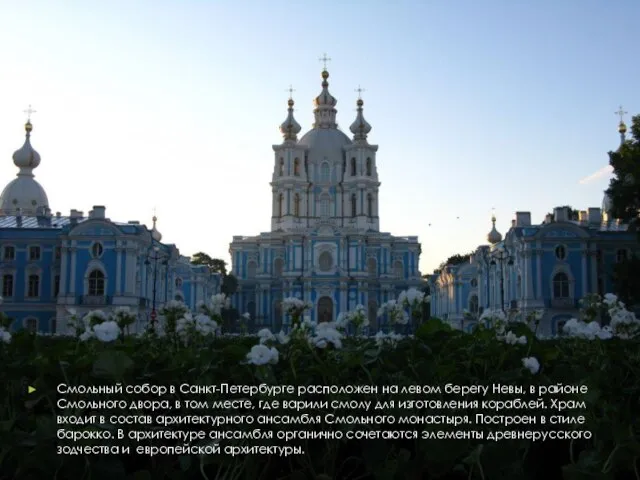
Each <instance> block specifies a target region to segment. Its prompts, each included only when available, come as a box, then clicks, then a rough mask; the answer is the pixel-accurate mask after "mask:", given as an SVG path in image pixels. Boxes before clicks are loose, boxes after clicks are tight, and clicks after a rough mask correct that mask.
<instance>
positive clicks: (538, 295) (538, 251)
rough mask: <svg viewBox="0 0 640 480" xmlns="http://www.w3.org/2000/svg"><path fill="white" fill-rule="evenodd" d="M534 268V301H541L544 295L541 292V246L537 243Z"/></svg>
mask: <svg viewBox="0 0 640 480" xmlns="http://www.w3.org/2000/svg"><path fill="white" fill-rule="evenodd" d="M536 268H537V270H538V275H537V276H538V279H537V282H538V288H537V291H536V299H537V300H541V301H542V300H543V299H544V295H543V292H542V246H541V245H540V242H538V245H537V248H536Z"/></svg>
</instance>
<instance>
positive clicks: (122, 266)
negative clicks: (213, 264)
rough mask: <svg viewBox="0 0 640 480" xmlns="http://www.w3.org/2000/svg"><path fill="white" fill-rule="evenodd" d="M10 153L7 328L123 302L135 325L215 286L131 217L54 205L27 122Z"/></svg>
mask: <svg viewBox="0 0 640 480" xmlns="http://www.w3.org/2000/svg"><path fill="white" fill-rule="evenodd" d="M25 128H26V139H25V142H24V145H23V146H22V148H20V149H19V150H17V151H16V152H15V153H14V154H13V162H14V164H15V165H16V167H18V174H17V176H16V178H15V179H13V180H12V181H11V182H9V183H8V184H7V186H6V187H5V188H4V190H3V191H2V194H1V195H0V295H1V296H2V303H1V304H0V308H1V309H2V311H3V312H4V313H5V314H7V316H9V317H10V318H12V319H13V323H12V325H11V328H12V329H14V330H15V329H21V328H26V329H29V330H31V331H39V332H43V333H56V332H61V333H62V332H65V331H67V324H68V323H69V319H70V316H71V312H72V311H75V312H76V314H77V315H79V316H82V315H84V314H85V313H87V312H88V311H90V310H102V311H104V312H107V313H109V312H111V311H113V309H115V308H117V307H129V309H130V311H131V312H132V313H133V314H134V315H135V316H136V317H137V322H136V324H135V325H134V328H133V330H134V331H141V330H142V328H144V327H145V326H146V325H147V324H148V323H149V321H151V320H152V319H153V318H155V317H156V316H158V312H159V310H160V309H161V308H162V306H163V305H164V304H165V303H166V302H168V301H170V300H177V301H181V302H184V303H185V304H186V305H188V306H189V307H190V308H191V309H195V308H196V305H197V304H198V303H199V302H201V301H207V300H208V299H209V298H210V296H211V295H212V294H214V293H217V292H218V291H219V287H220V276H219V275H218V274H212V273H210V271H209V269H208V268H207V267H206V266H203V265H192V264H191V263H190V259H189V257H185V256H182V255H180V252H179V250H178V248H177V247H176V246H175V245H173V244H167V243H163V242H162V235H161V234H160V232H159V231H158V230H157V228H156V218H155V217H153V226H152V228H150V229H149V228H147V227H146V226H145V225H141V224H140V223H139V222H137V221H128V222H124V223H123V222H115V221H112V220H110V219H109V218H108V217H107V215H106V209H105V207H104V206H94V207H93V209H92V210H91V211H90V212H89V213H88V214H87V215H85V214H84V213H83V212H81V211H78V210H71V211H70V213H69V215H62V214H61V213H60V212H56V213H53V212H52V211H51V209H50V208H49V199H48V198H47V194H46V192H45V189H44V188H43V187H42V185H40V184H39V183H38V182H37V181H36V180H35V178H34V177H35V176H34V173H33V171H34V170H35V169H36V168H37V167H38V165H39V164H40V154H39V153H38V152H37V151H36V150H35V149H34V148H33V147H32V146H31V131H32V128H33V127H32V125H31V122H30V121H28V122H27V124H26V125H25Z"/></svg>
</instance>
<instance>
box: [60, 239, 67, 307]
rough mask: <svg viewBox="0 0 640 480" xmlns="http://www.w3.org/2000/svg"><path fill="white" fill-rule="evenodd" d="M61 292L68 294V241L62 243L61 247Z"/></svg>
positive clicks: (61, 293)
mask: <svg viewBox="0 0 640 480" xmlns="http://www.w3.org/2000/svg"><path fill="white" fill-rule="evenodd" d="M60 252H61V254H62V255H61V257H60V292H59V294H60V295H61V296H62V295H66V294H67V274H68V273H69V254H68V253H67V247H66V242H63V243H62V246H61V247H60Z"/></svg>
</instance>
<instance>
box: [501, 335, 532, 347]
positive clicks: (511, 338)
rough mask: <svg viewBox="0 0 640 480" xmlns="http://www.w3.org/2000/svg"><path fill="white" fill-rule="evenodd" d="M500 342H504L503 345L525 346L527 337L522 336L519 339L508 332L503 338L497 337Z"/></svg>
mask: <svg viewBox="0 0 640 480" xmlns="http://www.w3.org/2000/svg"><path fill="white" fill-rule="evenodd" d="M498 339H500V340H504V342H505V343H507V344H509V345H515V344H517V343H519V344H520V345H526V343H527V337H525V336H524V335H522V336H521V337H518V336H516V334H515V333H513V332H508V333H507V334H506V335H505V336H504V337H498Z"/></svg>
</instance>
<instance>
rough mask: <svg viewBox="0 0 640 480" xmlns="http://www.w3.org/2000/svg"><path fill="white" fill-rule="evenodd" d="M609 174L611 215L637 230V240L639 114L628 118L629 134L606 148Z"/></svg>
mask: <svg viewBox="0 0 640 480" xmlns="http://www.w3.org/2000/svg"><path fill="white" fill-rule="evenodd" d="M609 164H610V165H611V166H612V167H613V178H612V179H611V182H610V184H609V188H608V189H607V194H608V195H609V196H610V197H611V202H612V209H611V210H612V211H611V213H612V214H613V217H614V218H619V219H621V220H622V221H623V222H624V223H628V224H629V225H630V226H631V228H633V229H635V230H636V231H637V232H638V240H639V241H640V228H638V224H639V222H640V219H639V214H640V115H636V116H634V117H633V119H632V125H631V138H630V139H629V140H627V141H626V142H624V143H623V144H622V145H620V148H618V150H616V151H615V152H609Z"/></svg>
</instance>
